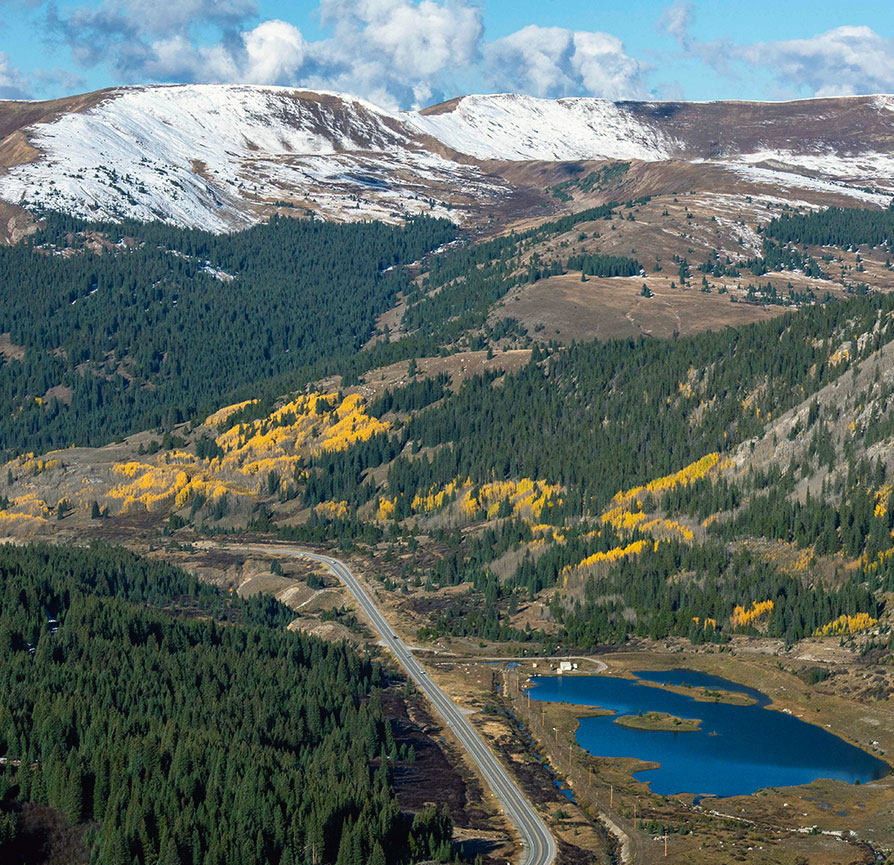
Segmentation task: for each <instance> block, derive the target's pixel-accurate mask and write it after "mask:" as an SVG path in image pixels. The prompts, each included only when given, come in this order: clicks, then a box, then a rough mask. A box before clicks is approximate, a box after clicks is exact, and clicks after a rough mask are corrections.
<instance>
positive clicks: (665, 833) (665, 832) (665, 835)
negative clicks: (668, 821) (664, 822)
mask: <svg viewBox="0 0 894 865" xmlns="http://www.w3.org/2000/svg"><path fill="white" fill-rule="evenodd" d="M664 855H665V857H666V856H667V830H666V829H665V830H664Z"/></svg>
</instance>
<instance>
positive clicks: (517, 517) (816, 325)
mask: <svg viewBox="0 0 894 865" xmlns="http://www.w3.org/2000/svg"><path fill="white" fill-rule="evenodd" d="M546 236H547V235H544V237H546ZM516 243H517V241H515V240H512V241H510V240H506V241H505V243H504V241H503V240H501V239H497V240H495V241H493V244H492V245H491V246H485V247H481V248H479V249H478V251H477V252H473V250H472V249H465V250H463V251H462V252H461V253H460V252H457V253H456V258H455V259H454V261H455V263H458V262H460V261H464V262H467V263H468V262H471V261H472V260H473V259H475V256H476V255H481V256H484V258H483V259H482V260H480V261H479V262H478V265H477V267H478V270H477V271H475V273H474V274H473V273H471V272H470V273H469V274H467V275H466V276H465V277H462V278H461V277H458V276H457V275H456V274H457V271H456V270H450V269H445V270H439V269H438V268H440V267H441V266H442V265H441V264H438V265H433V264H431V263H429V264H428V265H426V266H430V267H432V268H433V269H432V270H429V271H425V270H424V269H423V271H421V272H420V273H421V275H420V280H419V282H418V287H419V293H418V295H415V294H414V295H413V299H412V301H411V302H410V306H411V307H412V308H413V309H414V310H415V311H414V312H413V313H412V315H411V316H410V317H411V318H412V319H413V321H416V322H417V324H419V327H420V328H421V327H422V323H421V322H422V319H421V318H413V316H417V315H418V316H422V311H423V310H428V311H429V312H431V314H432V315H434V310H435V309H436V308H437V309H438V310H440V311H439V312H438V315H443V316H446V318H444V319H443V320H444V321H448V320H449V318H450V315H459V312H457V307H456V306H455V305H454V306H451V304H455V302H457V298H459V297H461V296H462V297H466V295H465V294H463V292H464V291H468V292H471V291H472V290H473V289H474V290H476V291H477V290H484V288H483V287H484V286H486V285H491V282H489V280H495V281H496V282H495V283H494V285H496V284H497V283H499V285H500V286H502V285H503V282H502V280H504V278H506V277H505V273H504V271H505V270H506V267H507V265H505V263H504V265H503V266H502V268H503V269H502V270H501V266H498V265H499V262H500V261H501V260H502V257H503V256H505V255H508V253H509V251H510V250H517V246H516ZM482 250H483V251H482ZM487 255H492V256H494V257H493V258H491V259H487ZM457 266H458V265H457ZM451 274H453V276H450V275H451ZM426 280H428V282H426ZM441 304H444V305H445V306H443V307H442V306H440V305H441ZM460 309H461V307H460ZM450 310H452V312H450ZM448 313H450V315H448ZM408 314H409V313H408ZM426 314H428V313H426ZM892 315H894V303H892V304H891V305H890V308H889V302H888V300H886V299H885V298H881V297H875V296H868V295H867V296H860V297H855V298H854V299H853V300H850V301H848V302H847V303H840V304H831V303H830V304H827V305H811V306H808V307H807V308H805V309H801V310H799V311H798V313H797V314H794V313H792V314H789V315H784V316H781V317H778V318H776V319H774V320H773V321H772V322H764V323H760V324H755V325H753V326H750V327H748V328H742V329H740V330H737V331H735V332H734V331H732V330H729V331H722V332H717V333H708V334H702V335H699V336H691V337H682V338H680V339H677V340H659V339H656V340H649V341H645V342H636V343H631V342H629V341H624V340H607V341H602V342H594V343H581V344H574V345H569V346H558V345H549V344H544V343H537V342H534V343H532V347H531V352H530V359H529V361H528V362H527V363H526V364H525V365H524V366H523V367H521V368H518V365H517V362H516V363H515V366H514V367H513V369H514V371H512V372H507V371H505V370H504V369H503V368H501V367H500V365H499V356H500V353H499V352H494V351H490V352H484V351H481V352H480V358H481V359H482V363H484V362H485V361H486V365H484V366H482V369H481V371H480V372H475V371H474V370H468V369H465V368H464V367H465V364H466V358H467V357H468V356H466V355H463V358H464V359H463V360H457V361H451V356H450V354H449V352H445V353H444V355H443V356H441V357H439V358H437V360H438V363H435V362H434V358H430V361H431V362H430V363H429V362H428V361H426V362H425V363H424V364H417V363H416V361H415V359H407V358H406V357H404V359H403V360H400V359H399V351H401V350H403V349H399V348H396V347H395V346H394V345H391V344H389V343H388V342H387V341H385V340H383V341H382V342H380V343H378V344H377V346H376V347H375V351H377V352H379V355H378V356H379V357H380V359H381V360H382V361H383V362H384V361H386V360H387V361H388V363H387V365H385V366H383V367H381V368H379V369H378V370H369V369H366V370H365V369H363V368H362V366H350V365H348V366H346V367H343V369H342V372H341V374H340V375H330V376H328V377H327V378H325V379H320V380H318V381H317V383H316V384H313V383H307V384H305V385H304V386H303V387H300V388H298V389H297V390H295V391H293V392H291V393H289V394H287V395H285V396H282V397H279V398H277V397H274V396H271V395H270V394H269V393H265V394H263V395H258V396H256V397H251V395H250V394H249V395H246V394H245V393H241V394H240V395H239V396H240V398H239V399H234V401H233V402H232V403H231V404H229V405H226V406H224V407H219V408H216V409H214V410H213V411H209V412H207V413H205V414H203V415H202V416H199V417H194V418H192V419H191V420H189V421H187V422H181V423H174V424H166V423H164V422H160V423H159V425H158V426H157V427H156V428H155V430H153V431H146V432H144V433H141V434H139V435H136V436H133V437H131V438H130V439H127V440H124V441H122V442H118V443H116V444H113V445H110V446H108V447H107V448H102V449H99V450H96V451H89V450H87V449H74V450H63V451H60V452H56V453H50V454H46V455H42V456H41V455H37V454H21V455H16V456H13V457H12V458H11V459H10V460H8V462H7V463H6V465H5V466H4V468H5V471H2V470H0V472H2V474H4V475H5V476H6V477H5V486H3V487H2V493H0V495H2V500H0V506H2V507H0V524H2V526H3V527H5V529H6V532H7V533H8V534H9V535H10V536H16V537H23V536H29V535H34V534H43V535H51V534H54V533H55V532H57V531H60V530H62V531H64V530H66V529H68V528H70V529H71V530H72V531H83V532H86V533H88V534H89V532H90V531H94V532H95V533H97V534H105V533H108V532H110V531H113V530H114V526H115V525H118V524H120V525H121V526H132V527H134V530H137V528H138V529H139V530H140V531H144V532H147V531H149V532H151V531H152V530H155V531H161V532H162V536H166V535H165V534H164V533H165V532H168V533H171V532H173V533H175V534H176V536H177V537H180V536H185V535H189V536H190V537H193V538H202V537H205V536H220V535H223V534H230V533H240V534H242V533H249V534H263V535H265V536H267V537H270V536H271V535H272V536H276V537H279V538H281V539H284V540H286V539H287V540H297V541H306V542H310V541H313V542H320V543H327V542H329V543H332V542H336V541H337V542H338V543H339V544H340V545H342V546H345V545H352V546H354V547H356V548H357V549H366V550H368V551H370V552H371V553H373V551H377V550H379V549H383V548H384V549H386V550H389V551H390V552H389V555H390V556H391V558H390V559H389V563H390V564H389V568H388V570H389V574H390V576H389V577H388V579H389V581H392V582H390V583H389V585H392V587H393V588H396V589H399V590H400V591H401V592H403V590H404V589H406V592H407V594H408V595H409V596H410V597H411V598H413V599H414V600H413V603H414V604H416V603H418V604H419V609H420V612H419V613H418V615H419V617H420V619H419V621H420V624H419V627H420V628H422V629H423V630H424V631H425V634H426V635H427V636H429V637H436V636H438V635H446V634H450V635H454V636H470V637H478V638H481V639H501V640H509V641H516V642H519V643H529V642H539V643H542V644H543V645H544V646H546V647H548V646H549V645H551V644H552V643H553V642H555V643H559V642H564V643H565V644H570V645H575V646H578V647H580V648H581V649H587V648H592V647H594V646H596V645H599V644H601V643H606V642H609V643H614V642H625V641H628V640H632V639H664V638H668V637H672V636H677V637H683V638H688V639H690V640H692V641H694V642H696V643H703V642H712V643H718V644H723V643H726V642H728V641H729V640H731V639H732V638H736V639H739V638H746V637H749V636H751V637H755V636H758V635H759V636H760V637H761V638H766V639H772V640H778V641H780V642H781V644H783V645H788V644H792V643H794V642H796V641H797V640H800V639H802V638H805V637H811V636H813V635H814V634H821V635H827V636H828V637H829V638H830V639H836V640H843V641H845V642H847V641H860V640H868V639H872V637H871V635H872V634H873V627H874V626H868V627H863V626H862V625H860V624H859V623H862V622H868V621H873V622H880V623H884V622H885V616H886V612H885V608H884V604H885V597H886V592H890V591H894V534H892V532H894V516H892V515H894V507H892V503H894V493H892V487H891V478H890V477H889V472H888V464H887V456H886V454H887V453H888V450H886V448H887V447H888V440H889V438H890V437H891V436H894V428H892V429H891V430H889V429H888V426H887V423H888V422H887V420H886V417H887V416H886V415H885V413H884V411H883V405H884V404H885V403H884V400H886V399H888V397H890V395H891V393H892V392H894V390H892V391H889V389H890V388H892V387H894V385H892V384H891V383H889V382H888V381H887V378H886V377H885V375H884V374H883V372H881V370H884V369H887V366H886V364H888V363H889V361H890V362H892V363H894V341H892V334H894V324H892ZM445 326H446V325H445ZM481 327H482V328H485V330H486V328H487V327H491V328H492V327H495V325H493V324H492V323H491V324H487V325H486V327H485V325H484V324H482V325H481ZM485 330H482V334H483V335H482V336H481V339H485V336H486V334H485ZM496 332H497V331H493V333H496ZM499 332H500V333H501V334H503V335H504V336H501V337H500V339H504V338H505V334H508V333H516V331H514V330H512V326H510V325H509V324H506V325H505V326H503V329H502V330H500V331H499ZM854 334H858V338H855V337H854ZM860 334H862V335H863V336H862V337H860V336H859V335H860ZM397 342H398V343H399V342H400V340H398V341H397ZM845 343H847V344H848V349H847V352H845V351H844V350H843V349H842V345H844V344H845ZM506 344H508V343H504V345H506ZM469 345H470V346H471V343H469ZM395 352H398V354H395ZM395 358H398V359H395ZM516 361H517V358H516ZM514 362H515V361H514ZM358 363H359V361H358ZM451 363H452V364H453V365H452V366H451ZM423 368H424V369H428V370H430V372H429V373H426V372H423ZM877 368H878V370H879V372H878V373H877V372H876V369H877ZM451 370H452V372H451ZM323 382H325V383H323ZM719 394H722V395H723V397H722V398H721V397H719V396H718V395H719ZM892 454H894V450H892ZM892 464H894V459H892ZM3 480H4V479H2V478H0V484H2V483H3ZM116 521H119V522H118V523H116ZM153 527H154V528H153ZM159 527H160V528H159ZM122 530H123V529H122ZM409 546H412V550H410V549H407V548H408V547H409ZM396 550H404V552H403V553H401V554H400V555H398V553H397V552H395V551H396ZM375 554H377V553H375ZM398 563H399V564H398ZM392 565H393V566H392ZM460 586H462V587H464V588H462V589H461V590H459V589H457V587H460ZM442 589H443V590H446V589H451V590H453V589H456V591H451V592H447V593H446V594H445V596H444V598H443V599H441V600H439V602H438V603H437V604H432V605H431V607H432V609H431V610H430V609H429V605H428V603H427V601H426V597H427V593H430V592H438V591H439V590H442ZM435 608H436V610H437V612H436V613H435V612H433V610H434V609H435ZM533 610H537V611H538V612H537V614H536V616H535V615H534V614H533V613H532V611H533ZM843 616H844V617H846V618H845V619H842V617H843ZM862 617H865V618H862ZM841 622H845V624H841ZM706 623H710V626H706ZM835 623H838V624H835Z"/></svg>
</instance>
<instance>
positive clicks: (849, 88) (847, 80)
mask: <svg viewBox="0 0 894 865" xmlns="http://www.w3.org/2000/svg"><path fill="white" fill-rule="evenodd" d="M736 54H737V56H738V57H739V58H741V59H742V60H745V61H746V62H748V63H750V64H752V65H754V66H763V67H767V68H768V69H771V70H772V71H773V73H774V75H775V77H776V78H777V79H778V80H779V81H780V83H782V84H783V85H786V86H794V87H806V88H808V89H809V90H810V91H811V92H812V93H813V94H814V95H816V96H842V95H852V94H856V93H879V92H891V91H894V39H886V38H884V37H883V36H880V35H879V34H878V33H876V32H875V31H874V30H872V29H871V28H870V27H836V28H834V29H833V30H829V31H827V32H826V33H821V34H819V35H817V36H814V37H812V38H810V39H791V40H787V41H782V42H763V43H759V44H757V45H751V46H747V47H743V48H739V49H736Z"/></svg>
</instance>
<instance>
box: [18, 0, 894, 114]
mask: <svg viewBox="0 0 894 865" xmlns="http://www.w3.org/2000/svg"><path fill="white" fill-rule="evenodd" d="M171 81H194V82H224V83H235V82H246V83H258V84H284V85H290V86H291V85H300V86H309V87H317V88H327V89H333V90H344V91H349V92H352V93H355V94H357V95H360V96H364V97H366V98H369V99H371V100H372V101H374V102H377V103H379V104H381V105H384V106H386V107H390V108H409V107H417V106H422V105H425V104H430V103H433V102H437V101H439V100H441V99H445V98H450V97H452V96H455V95H458V94H462V93H467V92H487V91H490V92H493V91H517V92H525V93H530V94H532V95H535V96H544V97H551V98H554V97H560V96H576V95H593V96H603V97H606V98H610V99H625V98H631V99H684V98H685V99H698V100H704V99H786V98H800V97H809V96H816V95H834V94H848V93H871V92H882V91H885V92H891V91H894V3H890V2H879V0H873V2H868V0H851V2H848V3H841V2H834V3H833V2H822V0H816V2H805V0H787V2H784V3H781V2H779V0H752V2H749V3H728V2H716V0H715V2H698V0H675V2H667V0H665V2H660V0H659V2H656V0H626V2H598V0H477V2H476V0H291V2H289V0H72V2H63V0H0V97H4V98H52V97H56V96H62V95H66V94H69V93H73V92H78V91H83V90H92V89H97V88H100V87H105V86H109V85H113V84H136V83H147V82H171Z"/></svg>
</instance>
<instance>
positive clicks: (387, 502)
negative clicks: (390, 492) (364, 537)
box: [376, 498, 397, 522]
mask: <svg viewBox="0 0 894 865" xmlns="http://www.w3.org/2000/svg"><path fill="white" fill-rule="evenodd" d="M396 510H397V503H396V502H395V501H394V499H386V498H381V499H379V504H378V507H377V508H376V519H377V520H381V521H382V522H385V521H387V520H392V519H394V513H395V511H396Z"/></svg>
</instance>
